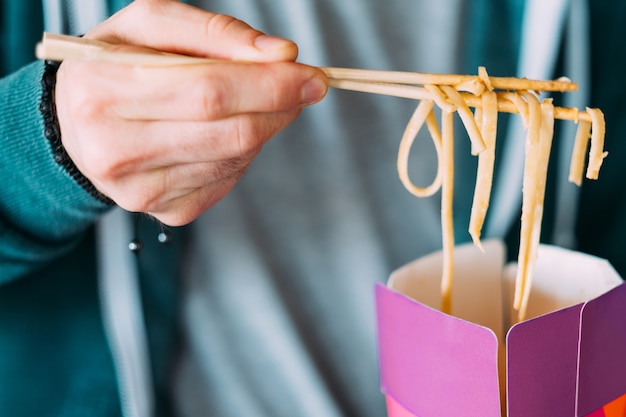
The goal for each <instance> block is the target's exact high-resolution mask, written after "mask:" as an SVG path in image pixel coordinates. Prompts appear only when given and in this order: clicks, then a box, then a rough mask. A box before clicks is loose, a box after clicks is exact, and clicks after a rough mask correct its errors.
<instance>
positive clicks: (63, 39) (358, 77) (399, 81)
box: [36, 33, 588, 121]
mask: <svg viewBox="0 0 626 417" xmlns="http://www.w3.org/2000/svg"><path fill="white" fill-rule="evenodd" d="M36 56H37V58H39V59H46V60H54V61H64V60H80V61H91V62H106V63H115V64H127V65H143V66H174V65H190V64H209V63H219V62H223V61H222V60H218V59H210V58H201V57H193V56H186V55H179V54H172V53H166V52H158V51H155V52H138V51H125V50H124V51H122V50H120V49H119V48H118V46H117V45H113V44H110V43H106V42H102V41H97V40H93V39H87V38H82V37H75V36H67V35H59V34H52V33H44V34H43V38H42V40H41V42H40V43H39V44H38V45H37V48H36ZM319 68H320V69H321V70H322V71H324V73H325V74H326V76H327V77H328V79H329V85H330V87H333V88H337V89H343V90H350V91H358V92H364V93H372V94H382V95H388V96H394V97H401V98H408V99H414V100H433V99H434V96H433V93H432V92H431V91H429V90H428V89H426V88H424V87H420V86H419V85H420V84H421V85H425V86H426V85H451V86H459V85H464V84H467V85H470V84H471V83H474V84H475V85H476V84H481V85H482V82H483V81H482V80H481V78H480V77H479V76H477V75H457V74H429V73H418V72H406V71H384V70H369V69H356V68H335V67H319ZM487 83H489V84H490V86H492V87H493V88H495V89H501V90H505V91H508V90H532V91H558V92H565V91H574V90H576V89H577V88H578V86H577V84H576V83H573V82H571V81H570V80H567V79H558V80H547V81H544V80H529V79H525V78H513V77H491V76H489V77H488V80H485V84H487ZM483 88H484V87H483ZM461 94H462V96H463V98H464V99H465V100H466V102H467V104H468V105H470V106H472V107H481V106H482V104H481V100H480V97H478V96H476V95H473V94H469V93H461ZM498 110H499V111H504V112H508V113H517V112H518V109H517V107H516V106H515V105H513V103H511V102H510V101H508V100H499V102H498ZM555 117H557V118H559V119H567V120H575V121H578V120H586V119H587V118H588V115H587V114H586V113H584V112H578V111H577V110H576V109H567V108H558V107H557V108H555Z"/></svg>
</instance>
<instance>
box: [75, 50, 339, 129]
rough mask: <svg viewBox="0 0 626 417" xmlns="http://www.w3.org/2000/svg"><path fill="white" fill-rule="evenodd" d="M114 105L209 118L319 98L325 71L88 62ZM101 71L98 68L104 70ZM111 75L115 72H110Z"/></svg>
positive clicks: (154, 115)
mask: <svg viewBox="0 0 626 417" xmlns="http://www.w3.org/2000/svg"><path fill="white" fill-rule="evenodd" d="M88 65H92V66H94V67H95V68H93V70H87V71H90V72H91V73H92V74H93V75H94V76H95V77H94V78H95V79H96V80H105V79H106V80H108V81H94V82H106V85H103V86H102V87H101V88H99V90H100V91H101V92H102V94H105V95H107V96H108V98H107V100H106V101H107V102H108V103H109V106H110V109H111V110H112V111H114V112H115V113H116V114H117V115H119V116H121V117H123V118H126V119H135V120H186V121H211V120H219V119H223V118H227V117H230V116H234V115H237V114H244V113H271V112H281V111H287V110H291V109H294V108H298V107H302V106H306V105H310V104H313V103H315V102H318V101H319V100H321V99H322V98H323V97H324V95H325V94H326V92H327V90H328V80H327V78H326V75H325V74H324V72H323V71H321V70H320V69H318V68H315V67H310V66H307V65H304V64H297V63H291V62H277V63H236V62H230V61H225V62H220V63H212V64H201V65H183V66H174V67H128V66H124V65H103V64H88ZM100 72H101V74H98V73H100ZM111 77H113V78H111Z"/></svg>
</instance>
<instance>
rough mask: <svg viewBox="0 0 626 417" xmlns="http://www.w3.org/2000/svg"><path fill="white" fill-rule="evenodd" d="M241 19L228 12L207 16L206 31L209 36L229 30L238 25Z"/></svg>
mask: <svg viewBox="0 0 626 417" xmlns="http://www.w3.org/2000/svg"><path fill="white" fill-rule="evenodd" d="M240 23H241V22H240V20H238V19H237V18H235V17H233V16H230V15H227V14H214V15H211V16H208V17H207V21H206V24H205V28H206V33H207V35H208V36H209V38H210V37H211V36H214V35H216V34H217V35H219V34H223V33H226V32H228V31H229V30H230V29H231V28H232V27H235V26H238V25H239V24H240Z"/></svg>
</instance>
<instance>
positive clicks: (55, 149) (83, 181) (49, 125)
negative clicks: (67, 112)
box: [39, 61, 115, 205]
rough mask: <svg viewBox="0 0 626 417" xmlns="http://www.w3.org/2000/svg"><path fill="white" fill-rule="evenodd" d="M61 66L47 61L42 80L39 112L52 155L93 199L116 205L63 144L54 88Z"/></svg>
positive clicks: (55, 62) (58, 63)
mask: <svg viewBox="0 0 626 417" xmlns="http://www.w3.org/2000/svg"><path fill="white" fill-rule="evenodd" d="M60 65H61V63H60V62H57V61H46V62H45V68H44V73H43V77H42V78H41V86H42V87H43V88H42V91H41V103H40V105H39V111H40V112H41V115H42V116H43V121H44V132H43V134H44V136H45V137H46V139H48V142H49V143H50V147H51V149H52V155H53V156H54V160H55V161H56V163H57V164H59V165H60V166H61V167H63V169H65V171H67V173H68V174H69V175H70V176H71V177H72V178H73V179H74V181H76V183H78V185H80V186H81V187H82V188H83V189H84V190H85V191H87V192H88V193H89V194H90V195H91V196H92V197H93V198H95V199H96V200H98V201H100V202H101V203H104V204H108V205H114V204H115V202H114V201H113V200H111V199H110V198H109V197H107V196H106V195H104V194H102V193H101V192H100V191H98V190H97V189H96V187H95V186H94V185H93V184H92V183H91V181H89V180H88V179H87V177H85V176H84V175H83V174H82V172H80V171H79V170H78V168H76V165H74V161H72V159H71V158H70V156H69V155H68V154H67V151H66V150H65V147H63V143H62V142H61V128H60V127H59V121H58V119H57V111H56V105H55V101H54V87H55V85H56V75H57V71H58V69H59V66H60Z"/></svg>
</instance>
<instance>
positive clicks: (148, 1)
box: [88, 0, 298, 62]
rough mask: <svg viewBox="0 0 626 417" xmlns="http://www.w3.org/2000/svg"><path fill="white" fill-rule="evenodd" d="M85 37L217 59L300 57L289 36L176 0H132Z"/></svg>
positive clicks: (284, 59) (269, 60)
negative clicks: (282, 36) (279, 34)
mask: <svg viewBox="0 0 626 417" xmlns="http://www.w3.org/2000/svg"><path fill="white" fill-rule="evenodd" d="M88 36H89V37H96V38H99V39H102V40H105V41H108V42H111V43H127V44H131V45H142V46H146V47H149V48H153V49H157V50H161V51H165V52H172V53H178V54H184V55H191V56H202V57H209V58H218V59H232V60H241V61H256V62H272V61H294V60H295V59H296V58H297V56H298V47H297V45H296V44H295V43H294V42H292V41H290V40H287V39H283V38H279V37H275V36H269V35H266V34H264V33H263V32H260V31H258V30H256V29H254V28H252V27H251V26H249V25H248V24H247V23H245V22H243V21H241V20H238V19H236V18H234V17H231V16H227V15H223V14H216V13H211V12H208V11H205V10H202V9H199V8H196V7H193V6H190V5H188V4H185V3H181V2H179V1H175V0H135V1H134V2H132V3H131V4H130V5H129V6H127V7H126V8H124V9H122V10H121V11H120V12H119V13H117V14H116V15H114V16H113V17H111V18H110V19H109V20H108V21H107V22H105V23H103V24H102V25H100V26H98V27H97V28H96V29H94V30H92V31H91V32H90V33H89V34H88Z"/></svg>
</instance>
